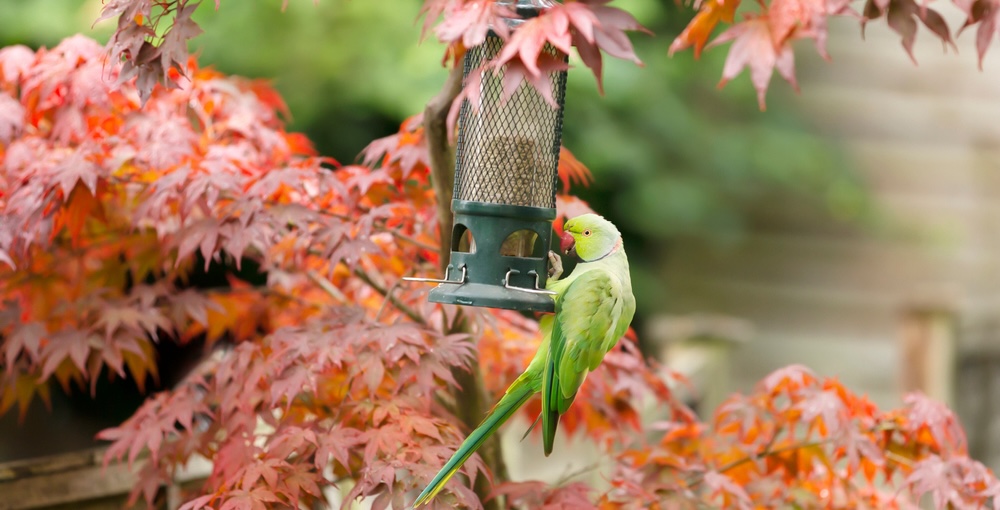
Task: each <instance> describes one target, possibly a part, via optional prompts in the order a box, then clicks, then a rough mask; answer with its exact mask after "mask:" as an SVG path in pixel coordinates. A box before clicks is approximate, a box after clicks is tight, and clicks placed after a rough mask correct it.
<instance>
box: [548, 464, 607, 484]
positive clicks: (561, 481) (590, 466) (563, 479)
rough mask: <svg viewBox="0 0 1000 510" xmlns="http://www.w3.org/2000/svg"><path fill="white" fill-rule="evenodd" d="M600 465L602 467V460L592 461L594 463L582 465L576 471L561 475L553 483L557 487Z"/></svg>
mask: <svg viewBox="0 0 1000 510" xmlns="http://www.w3.org/2000/svg"><path fill="white" fill-rule="evenodd" d="M599 467H601V463H600V461H598V462H592V463H590V464H587V465H585V466H581V467H580V468H578V469H576V470H575V471H570V472H567V473H566V474H564V475H562V476H560V477H559V479H558V480H556V483H554V484H553V485H555V486H556V487H559V486H561V485H563V484H565V483H566V482H568V481H570V480H572V479H574V478H576V477H578V476H580V475H584V474H586V473H588V472H590V471H594V470H595V469H597V468H599Z"/></svg>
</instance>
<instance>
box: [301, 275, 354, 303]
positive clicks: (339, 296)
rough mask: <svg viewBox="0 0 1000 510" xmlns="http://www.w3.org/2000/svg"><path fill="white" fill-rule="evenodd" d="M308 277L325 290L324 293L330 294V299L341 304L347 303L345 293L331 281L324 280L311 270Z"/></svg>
mask: <svg viewBox="0 0 1000 510" xmlns="http://www.w3.org/2000/svg"><path fill="white" fill-rule="evenodd" d="M306 276H308V277H309V279H310V280H312V282H313V283H315V284H316V286H317V287H319V288H320V289H323V292H326V293H327V294H329V295H330V297H332V298H333V299H334V300H335V301H337V302H340V303H346V302H347V301H348V299H347V296H345V295H344V293H343V292H341V291H340V289H338V288H337V287H335V286H334V285H333V284H332V283H330V280H327V279H326V278H323V277H322V276H321V275H320V274H319V273H317V272H316V270H315V269H309V270H308V271H306Z"/></svg>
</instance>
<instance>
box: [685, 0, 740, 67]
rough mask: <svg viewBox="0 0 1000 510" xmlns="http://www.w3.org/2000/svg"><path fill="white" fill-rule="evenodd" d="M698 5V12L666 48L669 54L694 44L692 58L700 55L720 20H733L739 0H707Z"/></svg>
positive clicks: (727, 21) (729, 21) (728, 21)
mask: <svg viewBox="0 0 1000 510" xmlns="http://www.w3.org/2000/svg"><path fill="white" fill-rule="evenodd" d="M700 5H701V8H700V9H699V10H698V14H696V15H695V17H694V19H692V20H691V23H688V26H687V27H685V28H684V31H683V32H681V35H679V36H677V38H676V39H674V42H672V43H671V44H670V49H669V50H668V52H669V54H670V55H673V54H674V52H677V51H680V50H684V49H687V48H689V47H691V46H694V58H698V57H700V56H701V50H702V49H704V48H705V44H706V43H707V42H708V37H709V36H710V35H712V30H715V26H716V25H718V24H719V22H720V21H724V22H726V23H732V22H733V18H734V16H735V14H736V8H737V7H739V5H740V0H708V1H707V2H704V3H701V4H700Z"/></svg>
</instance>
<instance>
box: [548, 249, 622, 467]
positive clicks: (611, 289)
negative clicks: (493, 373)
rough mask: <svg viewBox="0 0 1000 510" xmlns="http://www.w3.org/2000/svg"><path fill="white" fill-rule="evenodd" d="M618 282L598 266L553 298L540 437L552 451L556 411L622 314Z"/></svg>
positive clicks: (600, 354)
mask: <svg viewBox="0 0 1000 510" xmlns="http://www.w3.org/2000/svg"><path fill="white" fill-rule="evenodd" d="M622 297H623V296H622V286H621V283H620V281H619V280H618V278H616V277H615V276H614V275H613V274H612V273H610V272H609V271H607V270H605V269H603V268H595V269H592V270H589V271H587V272H585V273H583V274H581V275H580V276H578V277H576V278H575V279H573V281H572V282H571V283H570V284H569V286H568V287H567V288H566V291H565V292H564V293H563V294H562V295H560V296H559V297H558V298H557V299H556V316H555V321H554V324H553V326H552V336H551V344H550V345H549V357H548V361H547V363H546V366H545V371H544V373H543V377H542V442H543V446H544V448H545V455H549V454H550V453H552V443H553V441H554V439H555V433H556V428H557V427H558V424H559V415H561V414H563V413H565V412H566V411H567V410H568V409H569V407H570V405H571V404H572V403H573V399H574V398H575V397H576V392H577V390H579V388H580V385H581V384H583V380H584V378H586V376H587V372H589V371H590V370H593V369H594V368H597V365H599V364H600V363H601V360H602V359H604V354H605V353H606V352H607V350H608V349H610V346H614V343H613V342H614V341H615V340H617V338H614V339H612V340H611V341H610V342H609V340H608V339H609V337H611V336H613V335H614V334H615V333H616V332H617V331H618V329H620V328H619V327H618V325H619V319H620V318H621V315H622V307H623V299H622Z"/></svg>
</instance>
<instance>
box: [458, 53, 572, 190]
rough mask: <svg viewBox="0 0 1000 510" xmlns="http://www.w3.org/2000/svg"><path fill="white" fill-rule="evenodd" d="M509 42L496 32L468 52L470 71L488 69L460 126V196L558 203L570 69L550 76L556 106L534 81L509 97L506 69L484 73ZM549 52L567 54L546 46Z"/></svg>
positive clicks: (461, 115) (462, 112)
mask: <svg viewBox="0 0 1000 510" xmlns="http://www.w3.org/2000/svg"><path fill="white" fill-rule="evenodd" d="M501 48H503V40H502V39H501V38H499V37H497V36H496V35H494V34H490V36H489V37H487V38H486V41H485V42H483V44H481V45H479V46H476V47H474V48H471V49H469V50H468V52H467V53H466V56H465V75H466V76H468V75H469V73H474V72H481V73H483V76H482V81H481V87H480V97H481V98H482V104H481V106H480V107H479V109H478V110H477V109H476V108H473V107H472V105H471V104H470V103H469V102H468V101H466V102H465V103H464V104H463V105H462V110H461V114H460V116H459V120H458V122H459V124H458V133H459V135H458V147H457V153H456V158H455V159H456V170H455V198H456V199H458V200H467V201H473V202H485V203H491V204H507V205H518V206H527V207H543V208H553V207H555V192H556V183H557V180H558V178H557V175H556V171H557V167H558V163H559V146H560V143H561V140H560V138H561V134H562V111H563V110H562V105H563V103H564V99H565V95H566V73H565V72H564V71H562V72H555V73H551V74H550V76H549V83H550V86H551V87H552V89H551V90H552V97H553V98H555V100H556V102H557V104H558V105H559V108H552V106H551V105H549V103H547V102H546V101H545V99H544V98H543V97H542V96H541V94H539V93H538V91H537V90H535V88H534V87H532V86H531V84H529V83H527V82H522V83H521V84H520V85H518V87H517V89H516V90H515V92H514V93H513V95H512V96H511V97H510V98H509V99H508V100H507V101H503V82H504V74H505V72H504V71H505V70H503V69H501V70H500V71H499V72H493V71H492V70H490V71H482V70H481V66H482V64H483V63H485V62H488V61H489V60H491V59H493V58H494V57H496V55H497V54H498V53H499V52H500V50H501ZM545 51H546V52H548V53H549V54H551V55H553V56H555V57H557V58H565V56H564V55H562V54H561V52H559V51H558V50H557V49H555V48H554V47H552V46H551V45H546V47H545Z"/></svg>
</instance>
